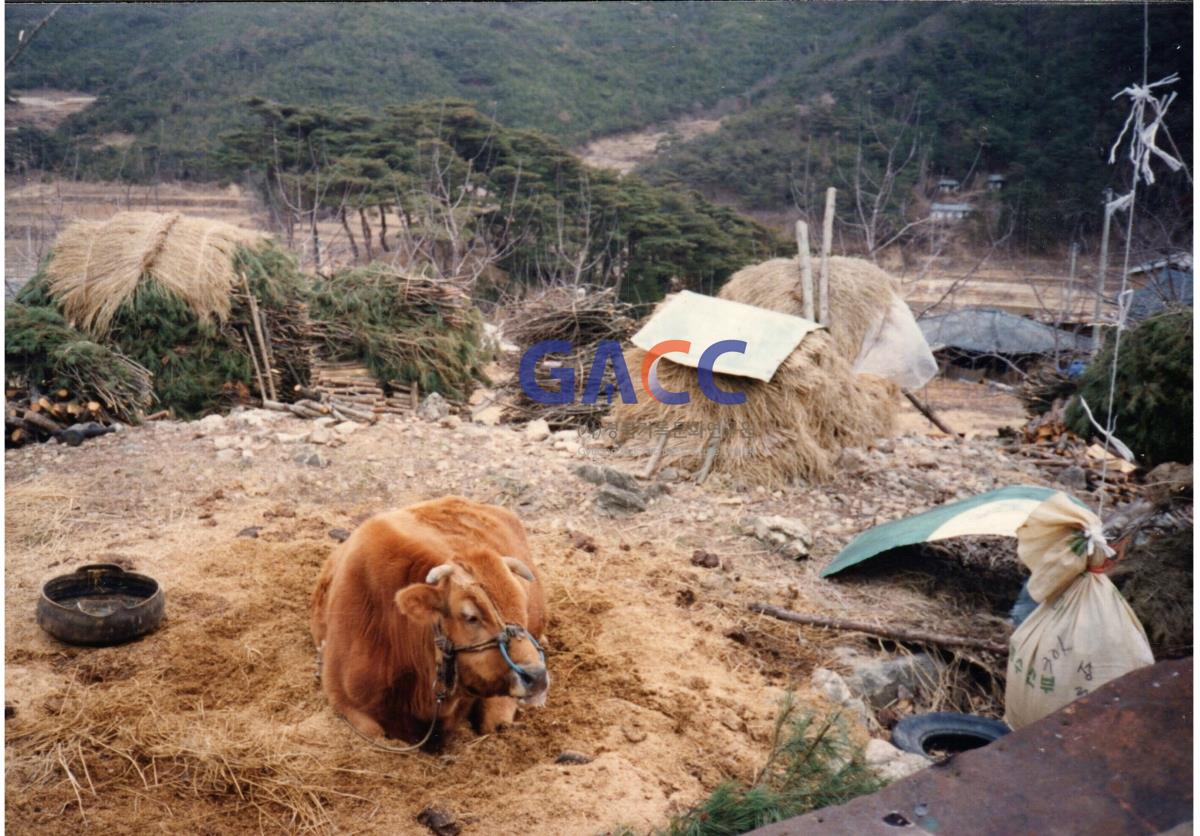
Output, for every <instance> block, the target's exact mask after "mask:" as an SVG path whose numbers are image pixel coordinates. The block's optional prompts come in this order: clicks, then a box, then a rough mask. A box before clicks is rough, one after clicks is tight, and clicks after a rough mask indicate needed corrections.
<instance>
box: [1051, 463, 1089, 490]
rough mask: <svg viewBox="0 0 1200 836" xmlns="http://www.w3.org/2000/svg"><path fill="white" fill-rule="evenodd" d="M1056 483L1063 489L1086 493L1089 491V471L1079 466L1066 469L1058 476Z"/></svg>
mask: <svg viewBox="0 0 1200 836" xmlns="http://www.w3.org/2000/svg"><path fill="white" fill-rule="evenodd" d="M1056 481H1057V482H1058V483H1059V484H1060V485H1062V486H1063V487H1066V488H1070V489H1071V490H1073V491H1086V490H1087V489H1088V474H1087V471H1086V470H1084V469H1083V468H1082V467H1079V466H1078V465H1072V466H1071V467H1064V468H1063V469H1062V471H1061V472H1060V473H1059V474H1058V479H1057V480H1056Z"/></svg>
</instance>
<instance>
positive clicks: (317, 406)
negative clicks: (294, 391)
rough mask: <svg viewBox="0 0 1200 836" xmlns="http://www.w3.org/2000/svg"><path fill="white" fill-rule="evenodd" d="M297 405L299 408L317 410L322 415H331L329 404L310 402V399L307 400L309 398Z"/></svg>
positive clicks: (297, 402) (298, 402)
mask: <svg viewBox="0 0 1200 836" xmlns="http://www.w3.org/2000/svg"><path fill="white" fill-rule="evenodd" d="M296 405H297V406H302V407H304V408H305V409H313V410H316V411H317V412H318V413H320V414H321V415H328V414H329V405H328V404H324V403H319V402H317V401H313V400H309V399H307V398H305V399H304V400H299V401H296Z"/></svg>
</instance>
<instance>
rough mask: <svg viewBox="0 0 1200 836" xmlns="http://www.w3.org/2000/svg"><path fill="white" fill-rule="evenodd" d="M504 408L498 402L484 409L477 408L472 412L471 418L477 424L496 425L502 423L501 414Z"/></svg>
mask: <svg viewBox="0 0 1200 836" xmlns="http://www.w3.org/2000/svg"><path fill="white" fill-rule="evenodd" d="M503 412H504V410H503V409H502V408H501V407H499V406H497V405H496V404H490V405H488V406H485V407H483V408H482V409H476V410H474V411H473V412H472V413H471V420H472V421H474V422H475V423H476V424H483V425H484V426H485V427H495V426H497V425H498V424H499V423H500V416H501V414H502V413H503Z"/></svg>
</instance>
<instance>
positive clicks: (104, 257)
mask: <svg viewBox="0 0 1200 836" xmlns="http://www.w3.org/2000/svg"><path fill="white" fill-rule="evenodd" d="M263 240H264V236H263V235H261V234H260V233H256V232H250V231H248V230H244V229H239V228H238V227H235V226H231V225H229V224H226V223H221V222H220V221H213V220H208V219H206V218H190V217H185V216H183V215H180V214H178V213H173V214H169V215H163V214H159V213H156V212H121V213H119V214H117V215H114V216H113V217H112V218H110V219H109V220H107V221H80V222H77V223H74V224H72V225H71V226H70V227H68V228H67V229H66V230H65V231H63V233H62V234H61V235H59V237H58V240H57V242H56V243H55V245H54V251H53V254H52V256H51V260H50V263H49V265H48V266H47V268H46V278H47V279H48V280H49V284H50V292H51V293H52V294H53V295H54V296H55V297H56V298H57V299H58V301H59V304H60V305H61V306H62V311H63V314H64V315H65V316H66V317H67V319H68V320H69V321H70V322H72V323H73V324H74V325H75V326H76V327H78V328H81V329H83V330H86V331H89V332H91V333H93V334H105V333H107V331H108V329H109V326H110V325H111V324H112V320H113V317H114V316H116V314H117V311H118V310H120V308H121V307H122V306H123V305H124V304H125V303H126V302H128V301H129V300H130V299H131V297H132V296H133V294H134V291H135V290H137V287H138V284H139V283H140V282H142V281H143V280H144V279H145V278H149V279H152V280H154V281H156V282H158V283H159V284H160V285H161V286H162V287H163V289H165V290H167V291H168V292H170V293H171V294H172V295H174V296H177V297H178V298H180V299H182V300H183V301H185V302H186V303H187V305H188V307H190V308H191V309H192V311H194V312H195V314H196V316H197V317H199V318H200V319H207V318H210V317H211V318H216V319H218V320H221V321H224V320H225V319H226V318H228V316H229V313H230V307H231V304H230V293H231V292H232V291H233V289H234V287H235V285H236V283H238V277H237V274H236V272H235V269H234V259H235V256H236V255H237V250H238V248H239V247H253V246H255V245H257V244H259V243H262V241H263Z"/></svg>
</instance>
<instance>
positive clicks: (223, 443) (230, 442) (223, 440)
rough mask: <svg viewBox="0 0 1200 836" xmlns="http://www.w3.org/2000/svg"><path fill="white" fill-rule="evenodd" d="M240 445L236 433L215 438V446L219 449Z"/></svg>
mask: <svg viewBox="0 0 1200 836" xmlns="http://www.w3.org/2000/svg"><path fill="white" fill-rule="evenodd" d="M238 446H240V445H239V444H238V437H237V436H236V435H219V436H217V437H216V438H214V439H213V447H214V448H215V449H217V450H229V449H231V448H234V447H238Z"/></svg>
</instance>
